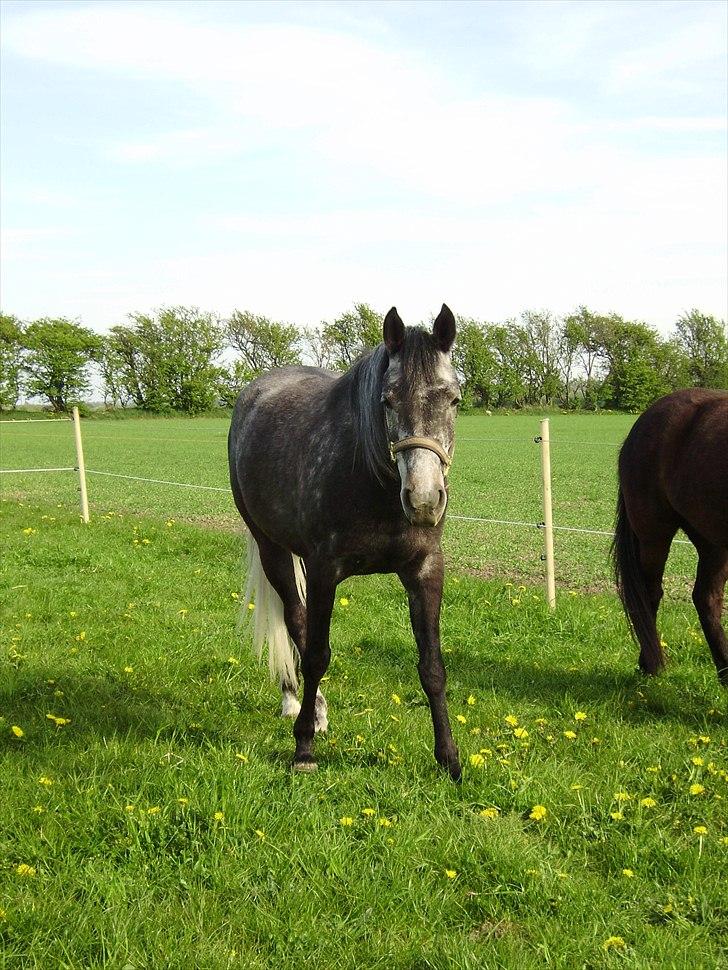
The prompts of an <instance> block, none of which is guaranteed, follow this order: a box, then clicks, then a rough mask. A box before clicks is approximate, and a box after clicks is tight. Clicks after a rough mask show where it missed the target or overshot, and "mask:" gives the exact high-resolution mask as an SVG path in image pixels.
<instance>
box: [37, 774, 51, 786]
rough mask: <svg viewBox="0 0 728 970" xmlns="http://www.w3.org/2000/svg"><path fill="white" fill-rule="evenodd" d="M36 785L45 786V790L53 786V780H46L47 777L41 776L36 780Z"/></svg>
mask: <svg viewBox="0 0 728 970" xmlns="http://www.w3.org/2000/svg"><path fill="white" fill-rule="evenodd" d="M38 784H39V785H45V786H46V788H50V786H51V785H52V784H53V779H52V778H48V776H47V775H41V776H40V778H39V779H38Z"/></svg>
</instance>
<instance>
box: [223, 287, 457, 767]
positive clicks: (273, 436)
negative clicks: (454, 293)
mask: <svg viewBox="0 0 728 970" xmlns="http://www.w3.org/2000/svg"><path fill="white" fill-rule="evenodd" d="M383 336H384V342H383V343H381V344H380V345H379V346H378V347H377V348H376V349H375V350H374V351H372V352H370V353H369V354H367V355H365V356H364V357H363V358H361V359H360V360H359V361H358V362H357V363H355V364H354V366H353V367H352V368H351V369H350V370H348V371H347V372H346V373H345V374H332V373H329V372H328V371H324V370H320V369H319V368H315V367H285V368H282V369H280V370H274V371H270V372H269V373H268V374H265V375H263V376H262V377H260V378H258V379H257V380H255V381H253V382H252V383H251V384H250V385H248V387H246V388H245V390H244V391H243V392H242V393H241V395H240V397H239V398H238V401H237V403H236V405H235V412H234V414H233V419H232V424H231V427H230V435H229V439H228V455H229V461H230V481H231V484H232V490H233V497H234V499H235V504H236V505H237V507H238V510H239V512H240V514H241V516H242V517H243V519H244V521H245V523H246V524H247V526H248V529H249V530H250V542H249V552H250V569H249V573H248V592H249V595H253V596H254V598H255V610H254V618H255V620H254V622H255V631H254V644H255V646H256V648H257V650H258V651H259V653H260V651H262V649H263V643H264V642H267V644H268V661H269V666H270V670H271V674H273V675H274V676H276V677H277V678H278V679H279V681H280V685H281V690H282V694H283V711H282V713H283V714H284V715H288V716H293V717H295V716H296V715H297V718H296V722H295V725H294V728H293V733H294V736H295V739H296V752H295V755H294V759H293V764H294V768H296V769H297V770H299V771H310V770H313V769H314V768H315V767H316V763H315V761H314V757H313V737H314V731H315V730H325V729H326V726H327V712H326V702H325V701H324V698H323V695H322V694H321V692H320V691H319V689H318V688H319V683H320V681H321V678H322V677H323V675H324V674H325V673H326V669H327V667H328V665H329V659H330V656H331V651H330V649H329V626H330V622H331V612H332V608H333V605H334V597H335V592H336V586H337V584H338V583H340V582H341V581H342V580H343V579H346V577H347V576H354V575H363V574H366V573H392V572H393V573H397V575H398V576H399V578H400V580H401V581H402V584H403V585H404V587H405V589H406V591H407V595H408V598H409V607H410V617H411V620H412V628H413V630H414V634H415V639H416V640H417V646H418V649H419V667H418V669H419V674H420V680H421V682H422V687H423V689H424V691H425V694H426V695H427V699H428V700H429V702H430V710H431V713H432V723H433V727H434V733H435V757H436V759H437V761H438V762H439V763H440V764H441V765H442V766H443V767H444V768H446V769H447V771H449V772H450V774H451V775H452V777H453V778H455V779H457V778H459V777H460V762H459V759H458V752H457V748H456V747H455V743H454V741H453V738H452V733H451V730H450V722H449V720H448V715H447V706H446V702H445V667H444V665H443V662H442V656H441V653H440V630H439V622H440V601H441V598H442V584H443V558H442V550H441V547H440V537H441V535H442V527H443V523H444V515H445V507H446V505H447V484H446V482H447V471H448V468H449V465H450V457H451V455H452V450H453V444H454V423H455V413H456V409H457V403H458V401H459V399H460V392H459V388H458V383H457V379H456V376H455V371H454V369H453V367H452V364H451V362H450V349H451V347H452V344H453V341H454V339H455V318H454V317H453V315H452V313H451V311H450V310H449V309H448V308H447V307H446V306H443V308H442V310H441V312H440V314H439V316H438V317H437V319H436V320H435V323H434V325H433V328H432V332H427V331H425V330H422V329H420V328H414V327H413V328H411V329H407V330H405V327H404V324H403V323H402V321H401V320H400V318H399V316H398V314H397V311H396V310H395V309H394V308H392V309H391V310H390V311H389V313H388V314H387V316H386V317H385V320H384V334H383ZM246 599H247V598H246ZM299 663H300V671H301V673H302V674H303V701H302V703H301V704H299V702H298V698H297V691H298V677H297V675H298V670H299Z"/></svg>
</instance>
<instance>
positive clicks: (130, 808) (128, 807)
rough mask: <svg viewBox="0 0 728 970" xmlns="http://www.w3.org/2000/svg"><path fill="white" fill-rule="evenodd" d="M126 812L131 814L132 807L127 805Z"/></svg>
mask: <svg viewBox="0 0 728 970" xmlns="http://www.w3.org/2000/svg"><path fill="white" fill-rule="evenodd" d="M126 810H127V812H133V811H134V805H127V806H126Z"/></svg>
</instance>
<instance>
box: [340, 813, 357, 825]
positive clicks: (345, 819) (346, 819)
mask: <svg viewBox="0 0 728 970" xmlns="http://www.w3.org/2000/svg"><path fill="white" fill-rule="evenodd" d="M353 824H354V819H353V818H350V817H349V816H348V815H344V817H343V818H340V819H339V825H346V826H349V825H353Z"/></svg>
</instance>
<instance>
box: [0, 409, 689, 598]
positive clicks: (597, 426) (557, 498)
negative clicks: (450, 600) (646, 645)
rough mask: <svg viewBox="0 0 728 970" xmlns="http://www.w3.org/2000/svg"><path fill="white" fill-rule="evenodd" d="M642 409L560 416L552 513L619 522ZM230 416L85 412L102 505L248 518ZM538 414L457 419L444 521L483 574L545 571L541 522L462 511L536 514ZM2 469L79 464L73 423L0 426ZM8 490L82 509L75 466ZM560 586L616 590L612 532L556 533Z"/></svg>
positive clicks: (196, 518) (215, 519)
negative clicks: (621, 486)
mask: <svg viewBox="0 0 728 970" xmlns="http://www.w3.org/2000/svg"><path fill="white" fill-rule="evenodd" d="M633 421H634V418H633V417H632V416H630V415H624V414H604V415H583V416H581V415H562V414H555V415H551V417H550V422H551V439H552V443H551V461H552V479H553V500H554V523H555V524H556V525H557V526H567V527H571V528H574V527H575V528H583V529H592V530H597V531H609V530H611V528H612V524H613V519H614V507H615V488H616V485H615V481H616V471H615V469H616V459H617V453H618V450H619V446H620V444H621V442H622V441H623V439H624V437H625V435H626V434H627V431H628V430H629V428H630V426H631V424H632V422H633ZM228 423H229V422H228V420H227V419H225V418H150V419H140V420H126V421H114V420H88V421H84V422H83V440H84V451H85V458H86V465H87V468H88V469H89V475H88V488H89V501H90V503H91V507H92V511H93V510H94V509H96V510H98V511H103V512H106V511H116V512H128V513H134V514H137V515H141V516H151V517H153V518H159V517H160V516H173V517H175V518H176V519H177V520H178V521H185V522H193V523H195V524H200V525H204V526H210V527H213V528H222V529H231V528H235V527H236V525H237V521H238V516H237V512H236V510H235V508H234V506H233V503H232V499H231V496H230V494H229V491H228V478H227V474H228V473H227V450H226V448H227V446H226V442H227V429H228ZM538 433H539V417H538V416H537V415H522V414H520V415H500V414H498V415H472V416H471V415H463V416H461V417H460V418H459V419H458V425H457V440H456V450H455V460H454V463H453V467H452V471H451V475H450V495H451V498H450V506H449V511H450V514H451V516H452V518H451V520H450V522H449V523H448V526H447V528H446V537H445V549H446V553H447V556H448V560H449V563H450V565H451V566H452V567H454V568H456V569H458V570H459V571H461V572H467V573H470V574H474V575H477V576H480V577H485V578H488V577H495V578H498V577H507V578H509V579H511V580H513V581H521V580H527V581H529V582H532V581H538V580H539V579H540V577H541V576H542V574H543V565H542V563H541V560H540V556H541V553H542V551H543V535H542V533H541V532H540V531H539V530H538V529H537V528H535V526H534V525H532V526H523V525H507V524H505V525H504V524H499V523H488V522H469V521H462V520H458V519H456V518H454V516H458V515H460V516H470V517H478V518H484V519H497V520H503V521H505V522H525V523H534V524H535V523H538V522H540V521H542V519H543V510H542V505H541V501H542V499H541V464H540V452H539V446H538V445H537V444H535V443H534V437H535V436H536V435H538ZM0 451H1V457H0V467H2V468H33V467H42V466H45V467H54V466H68V465H73V464H75V452H74V446H73V434H72V428H71V424H70V422H65V421H64V422H62V423H61V424H60V425H59V426H54V425H53V424H47V423H41V424H38V425H37V426H33V425H30V424H13V425H8V424H2V425H0ZM95 472H111V473H113V474H116V475H128V476H136V477H137V478H147V479H157V480H163V481H173V482H186V483H189V484H192V485H205V486H214V487H218V488H221V489H222V491H220V492H214V491H205V490H199V489H185V488H176V487H173V486H169V485H156V484H152V483H149V482H139V481H134V480H127V479H121V478H109V477H106V476H104V475H100V474H94V473H95ZM0 478H1V479H2V481H0V485H2V486H3V489H4V493H5V494H6V495H10V496H15V497H17V498H19V499H22V500H27V501H32V502H43V503H45V502H49V503H53V504H58V503H60V504H61V505H62V506H63V507H64V508H67V509H72V508H75V507H76V504H77V501H78V495H77V491H78V483H77V480H74V477H73V475H72V474H69V473H58V474H43V475H35V476H28V475H26V476H23V475H18V476H15V475H2V476H0ZM555 548H556V574H557V584H558V585H559V586H561V587H562V588H563V589H566V590H579V591H593V590H602V589H607V588H611V580H610V575H609V567H608V562H607V553H608V548H609V538H608V537H607V536H600V535H588V534H581V533H569V532H562V531H558V532H557V533H556V540H555ZM694 572H695V559H694V552H693V549H692V546H680V545H675V546H674V548H673V553H672V556H671V559H670V562H669V564H668V569H667V582H666V588H667V589H668V591H669V592H670V593H671V594H674V595H676V596H679V597H681V598H685V597H686V595H689V584H690V581H691V579H692V577H693V576H694Z"/></svg>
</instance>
